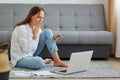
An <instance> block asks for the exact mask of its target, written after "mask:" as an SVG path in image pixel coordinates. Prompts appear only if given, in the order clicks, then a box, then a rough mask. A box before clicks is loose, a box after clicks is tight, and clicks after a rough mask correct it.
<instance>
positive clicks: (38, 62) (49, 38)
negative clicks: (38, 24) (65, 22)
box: [16, 29, 58, 69]
mask: <svg viewBox="0 0 120 80" xmlns="http://www.w3.org/2000/svg"><path fill="white" fill-rule="evenodd" d="M45 45H46V46H47V48H48V50H49V52H50V54H53V53H54V52H56V51H58V47H57V45H56V42H55V40H54V39H53V33H52V31H51V29H45V30H43V32H42V33H41V34H40V38H39V43H38V47H37V49H36V51H35V52H34V54H33V56H28V57H25V58H22V59H20V60H19V61H18V62H17V64H16V67H24V68H31V69H40V68H43V67H44V66H45V62H44V60H43V59H42V58H41V57H40V56H39V57H38V55H39V54H40V52H41V51H42V49H43V48H44V46H45Z"/></svg>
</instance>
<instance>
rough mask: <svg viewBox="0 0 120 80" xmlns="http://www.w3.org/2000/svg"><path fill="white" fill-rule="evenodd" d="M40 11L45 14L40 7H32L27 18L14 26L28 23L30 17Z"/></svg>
mask: <svg viewBox="0 0 120 80" xmlns="http://www.w3.org/2000/svg"><path fill="white" fill-rule="evenodd" d="M40 11H43V12H44V13H45V11H44V9H43V8H41V7H38V6H34V7H32V8H31V10H30V11H29V13H28V15H27V17H26V18H25V19H24V20H23V21H21V22H20V23H17V24H16V25H17V26H19V25H22V24H27V23H30V21H31V16H34V15H35V14H37V13H39V12H40Z"/></svg>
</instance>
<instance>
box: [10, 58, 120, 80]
mask: <svg viewBox="0 0 120 80" xmlns="http://www.w3.org/2000/svg"><path fill="white" fill-rule="evenodd" d="M106 61H107V63H108V64H110V65H111V66H113V67H114V68H116V69H117V70H119V71H120V59H118V58H110V59H109V60H106ZM9 80H120V78H90V79H89V78H87V79H85V78H84V79H9Z"/></svg>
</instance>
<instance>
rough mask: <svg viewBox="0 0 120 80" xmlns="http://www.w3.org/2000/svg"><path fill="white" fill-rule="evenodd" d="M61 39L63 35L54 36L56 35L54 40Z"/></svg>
mask: <svg viewBox="0 0 120 80" xmlns="http://www.w3.org/2000/svg"><path fill="white" fill-rule="evenodd" d="M61 38H63V35H62V34H56V35H54V40H56V41H57V40H59V39H61Z"/></svg>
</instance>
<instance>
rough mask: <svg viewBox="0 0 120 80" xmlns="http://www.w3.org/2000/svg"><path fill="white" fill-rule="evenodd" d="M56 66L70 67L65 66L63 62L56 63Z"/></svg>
mask: <svg viewBox="0 0 120 80" xmlns="http://www.w3.org/2000/svg"><path fill="white" fill-rule="evenodd" d="M54 66H55V67H68V65H67V64H65V63H64V62H63V61H59V62H54Z"/></svg>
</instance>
